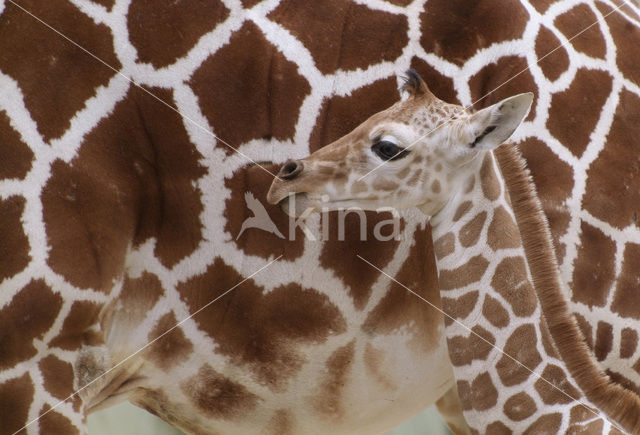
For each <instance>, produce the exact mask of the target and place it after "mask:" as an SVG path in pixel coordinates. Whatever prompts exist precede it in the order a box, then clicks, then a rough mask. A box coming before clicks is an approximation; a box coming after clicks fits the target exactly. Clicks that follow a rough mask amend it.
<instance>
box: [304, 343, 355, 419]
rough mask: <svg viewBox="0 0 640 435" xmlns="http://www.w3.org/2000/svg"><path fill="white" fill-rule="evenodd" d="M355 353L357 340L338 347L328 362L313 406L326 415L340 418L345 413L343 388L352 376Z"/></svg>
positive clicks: (313, 400)
mask: <svg viewBox="0 0 640 435" xmlns="http://www.w3.org/2000/svg"><path fill="white" fill-rule="evenodd" d="M354 355H355V341H352V342H350V343H349V344H347V345H344V346H342V347H340V348H338V349H336V350H335V351H334V352H333V353H332V354H331V356H330V357H329V359H327V362H326V363H325V366H326V374H325V376H324V378H323V380H322V384H321V385H320V387H319V389H318V391H317V395H314V397H313V399H312V402H313V408H314V409H315V410H316V411H317V412H318V413H319V414H321V415H323V416H325V417H331V418H338V417H341V416H342V415H344V411H345V410H344V408H343V403H342V400H343V397H342V395H343V390H344V388H345V386H346V383H347V382H348V380H349V378H350V373H349V372H350V370H351V366H352V364H353V358H354Z"/></svg>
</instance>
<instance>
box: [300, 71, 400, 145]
mask: <svg viewBox="0 0 640 435" xmlns="http://www.w3.org/2000/svg"><path fill="white" fill-rule="evenodd" d="M397 100H398V87H397V82H396V79H395V77H389V78H386V79H381V80H377V81H375V82H373V83H371V84H370V85H367V86H362V87H360V88H358V89H356V90H355V91H353V92H352V93H351V95H349V96H344V97H343V96H338V95H336V96H333V97H331V98H328V99H325V100H324V101H323V103H322V107H321V108H320V111H319V112H318V117H317V118H316V124H315V127H314V128H313V131H312V132H311V136H310V137H309V151H310V152H312V153H313V152H315V151H317V150H318V149H320V148H322V147H323V146H324V145H327V144H329V143H332V142H334V141H336V140H338V139H339V138H341V137H343V136H345V135H346V134H348V133H349V132H351V131H352V130H353V129H355V128H356V127H358V126H359V125H360V124H361V123H362V120H363V119H367V118H369V117H370V116H372V115H373V114H375V113H378V112H381V111H383V110H385V109H387V108H388V107H389V106H390V105H391V104H393V103H394V102H396V101H397Z"/></svg>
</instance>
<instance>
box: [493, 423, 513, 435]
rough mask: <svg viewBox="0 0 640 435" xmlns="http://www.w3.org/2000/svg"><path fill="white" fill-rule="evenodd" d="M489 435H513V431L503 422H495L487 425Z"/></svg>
mask: <svg viewBox="0 0 640 435" xmlns="http://www.w3.org/2000/svg"><path fill="white" fill-rule="evenodd" d="M487 434H491V435H512V434H513V431H512V430H511V429H509V428H508V427H507V426H505V424H504V423H503V422H501V421H497V420H496V421H494V422H493V423H491V424H489V425H487Z"/></svg>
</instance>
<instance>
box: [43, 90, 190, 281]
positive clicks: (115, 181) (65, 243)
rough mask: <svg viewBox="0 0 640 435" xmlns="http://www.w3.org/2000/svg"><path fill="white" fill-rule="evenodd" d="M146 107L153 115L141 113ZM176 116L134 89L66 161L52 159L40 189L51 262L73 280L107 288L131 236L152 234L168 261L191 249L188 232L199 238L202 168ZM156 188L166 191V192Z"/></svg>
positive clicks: (137, 239)
mask: <svg viewBox="0 0 640 435" xmlns="http://www.w3.org/2000/svg"><path fill="white" fill-rule="evenodd" d="M154 92H156V93H159V95H160V96H161V97H165V96H167V95H168V94H167V92H166V91H159V90H158V91H156V90H154ZM152 103H153V104H152ZM147 111H148V112H150V113H153V114H154V116H150V117H148V119H147V120H144V119H143V118H144V113H145V112H147ZM180 123H181V120H180V119H179V118H178V117H177V116H176V115H175V113H173V112H172V111H170V110H169V109H168V108H166V107H164V106H163V105H161V104H158V103H157V101H155V100H152V99H151V98H150V97H148V96H147V95H145V94H143V93H142V91H140V90H135V89H132V90H131V91H130V94H129V96H128V97H127V98H125V99H124V100H123V101H121V102H120V103H118V105H117V106H116V108H115V109H114V112H113V113H112V115H111V116H110V117H108V118H105V119H103V120H102V121H100V123H99V124H98V126H97V127H96V128H95V129H94V130H93V131H92V132H91V133H90V134H88V135H87V136H86V137H85V140H84V142H83V144H82V146H81V148H80V150H79V152H78V154H77V156H76V157H75V158H74V159H73V160H72V161H71V163H69V164H66V163H64V162H62V161H59V160H58V161H55V162H54V163H53V164H52V169H51V178H50V179H49V181H48V182H47V185H46V186H45V187H44V188H43V193H42V202H43V214H44V221H45V225H46V230H47V236H48V242H49V245H50V246H51V251H50V253H49V258H48V263H49V265H50V266H51V268H52V269H53V270H54V271H56V272H57V273H59V274H61V275H63V276H64V277H65V278H66V279H67V281H69V282H70V283H71V284H73V285H75V286H77V287H81V288H92V289H95V290H102V291H105V292H107V291H109V290H110V289H111V287H112V285H113V279H114V278H116V277H117V276H120V275H121V274H122V271H123V267H124V257H125V255H126V253H127V249H128V248H129V245H130V243H131V241H132V239H133V241H134V244H137V243H140V242H142V241H144V240H146V238H148V237H151V236H156V237H157V241H158V243H157V245H156V253H157V254H158V255H159V257H160V259H161V260H165V261H163V263H164V264H165V265H166V264H167V263H170V261H166V260H168V259H170V258H173V256H175V255H179V254H180V255H183V254H184V253H185V252H190V249H189V246H191V245H192V243H190V242H191V241H192V239H196V243H197V241H199V238H200V233H199V226H198V225H199V222H198V221H197V220H198V213H199V211H198V206H199V195H194V192H193V191H194V189H193V188H192V187H191V182H192V180H193V178H192V177H195V176H196V175H198V174H199V173H201V171H198V167H197V166H196V167H194V166H193V165H191V164H188V163H191V162H192V160H189V159H188V158H187V159H185V158H184V154H187V155H189V157H190V153H191V151H192V150H193V148H192V146H191V148H189V147H184V146H182V145H180V146H178V145H177V144H185V143H186V144H188V138H187V136H186V132H185V130H184V126H181V124H180ZM143 124H144V125H145V127H142V125H143ZM146 127H148V129H145V128H146ZM124 144H128V145H127V146H125V145H124ZM165 164H166V166H165ZM181 170H183V171H185V172H183V173H178V171H181ZM193 171H195V173H194V172H193ZM160 188H164V189H165V190H166V191H165V192H163V196H164V197H163V198H160ZM192 201H194V202H192ZM161 211H162V212H166V214H165V215H164V216H162V217H160V212H161ZM194 212H195V215H194ZM194 220H195V222H194ZM157 227H161V228H160V229H159V230H158V231H156V228H157ZM185 227H187V228H188V229H186V230H185ZM168 244H170V245H171V246H170V247H168V246H167V245H168ZM164 253H166V254H167V255H166V256H165V255H163V254H164ZM166 257H168V258H166Z"/></svg>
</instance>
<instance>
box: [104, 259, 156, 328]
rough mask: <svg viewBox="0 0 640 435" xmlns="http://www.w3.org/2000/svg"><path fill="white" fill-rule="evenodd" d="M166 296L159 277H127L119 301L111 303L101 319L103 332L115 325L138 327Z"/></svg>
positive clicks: (146, 275)
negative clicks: (162, 297) (163, 296)
mask: <svg viewBox="0 0 640 435" xmlns="http://www.w3.org/2000/svg"><path fill="white" fill-rule="evenodd" d="M163 294H164V289H163V288H162V283H161V282H160V280H159V279H158V277H157V276H156V275H154V274H152V273H149V272H143V273H142V275H141V276H140V277H139V278H130V277H128V276H127V277H125V280H124V282H123V284H122V290H121V291H120V295H119V296H118V298H117V299H115V300H113V301H112V302H111V303H110V306H109V307H108V308H107V309H106V310H105V312H104V314H103V315H102V317H101V319H100V323H101V325H100V326H101V327H102V330H103V331H108V330H109V329H111V328H112V327H113V324H114V323H117V324H121V325H122V326H124V327H125V328H128V327H129V326H128V325H135V326H137V325H138V324H139V322H140V321H142V319H144V317H145V316H146V315H147V313H148V312H149V310H151V309H152V308H153V307H154V306H155V305H156V303H157V302H158V301H159V300H160V297H161V296H162V295H163Z"/></svg>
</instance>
